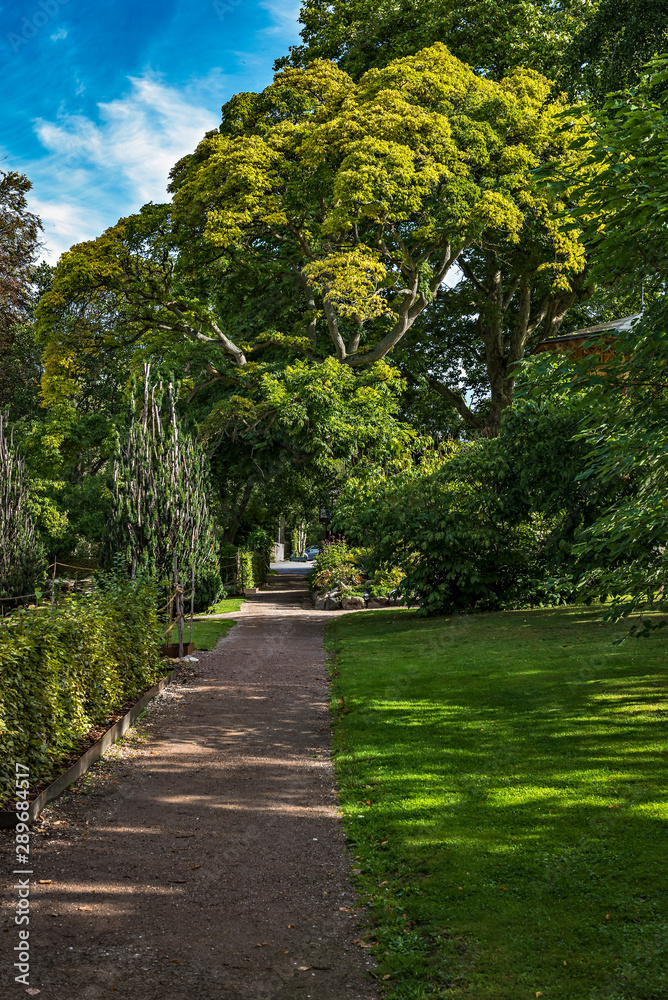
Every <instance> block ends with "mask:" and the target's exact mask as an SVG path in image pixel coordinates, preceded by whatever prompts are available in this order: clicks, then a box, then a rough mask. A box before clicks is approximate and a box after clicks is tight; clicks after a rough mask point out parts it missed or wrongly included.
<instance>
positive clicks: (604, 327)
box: [536, 313, 642, 348]
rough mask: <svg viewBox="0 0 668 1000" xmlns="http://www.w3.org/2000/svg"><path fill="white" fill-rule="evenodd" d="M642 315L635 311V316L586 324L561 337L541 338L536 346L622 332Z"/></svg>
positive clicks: (629, 327)
mask: <svg viewBox="0 0 668 1000" xmlns="http://www.w3.org/2000/svg"><path fill="white" fill-rule="evenodd" d="M641 316H642V313H634V314H633V316H624V317H623V318H622V319H614V320H612V322H610V323H597V324H596V326H585V327H583V328H582V329H581V330H575V331H574V332H573V333H565V334H563V335H562V336H561V337H550V339H549V340H541V342H540V344H536V348H538V347H542V346H543V344H559V343H564V342H567V341H569V340H587V338H588V337H594V336H596V334H597V333H620V331H622V330H630V329H631V327H632V326H633V324H634V323H635V321H636V320H637V319H640V317H641Z"/></svg>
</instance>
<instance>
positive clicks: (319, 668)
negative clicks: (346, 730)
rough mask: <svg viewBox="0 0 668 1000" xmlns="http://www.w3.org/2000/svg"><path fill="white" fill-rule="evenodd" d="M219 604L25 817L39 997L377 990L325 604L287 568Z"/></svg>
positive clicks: (7, 922) (167, 999) (323, 995)
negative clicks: (95, 750)
mask: <svg viewBox="0 0 668 1000" xmlns="http://www.w3.org/2000/svg"><path fill="white" fill-rule="evenodd" d="M234 617H235V618H236V619H237V620H238V622H239V624H238V625H237V626H236V627H235V628H234V629H232V631H231V633H230V634H229V636H227V638H225V639H223V640H221V642H220V643H219V645H218V648H217V649H216V650H215V651H213V652H211V653H204V654H199V656H200V660H199V663H197V664H195V665H194V673H193V676H192V677H191V678H190V680H189V681H188V682H187V683H185V684H184V685H181V686H172V687H170V688H168V689H167V691H168V693H167V694H166V696H164V697H162V698H160V699H159V700H158V701H157V702H156V703H155V708H154V710H153V711H152V712H151V713H150V715H149V717H148V720H147V721H146V722H145V723H143V724H142V726H141V727H140V732H139V735H138V736H136V737H135V738H134V739H132V740H130V741H128V742H126V743H124V744H122V745H119V746H118V747H117V748H115V750H114V751H113V752H112V753H111V754H110V755H109V756H108V758H107V759H106V760H105V761H103V762H100V764H99V765H96V767H95V768H94V769H93V770H92V771H91V772H89V778H88V780H87V781H86V782H85V784H84V785H83V787H82V789H81V791H80V792H78V793H76V794H75V793H73V792H69V793H67V794H66V795H64V796H63V797H61V798H60V799H59V800H58V801H57V802H56V803H55V805H54V806H53V807H52V808H51V809H48V810H47V811H46V813H45V814H44V819H43V821H42V822H41V823H39V824H38V825H37V828H36V832H35V836H34V838H33V848H32V849H33V867H34V872H35V874H34V876H33V878H34V880H35V881H36V883H37V880H42V882H41V884H35V885H34V889H33V895H32V911H31V925H30V929H31V935H30V940H31V946H32V947H31V952H32V961H31V974H30V986H31V989H33V990H34V989H38V990H40V991H41V993H40V997H41V998H42V1000H89V998H90V1000H97V998H102V997H104V998H108V997H111V996H113V995H117V996H122V997H125V998H127V1000H256V998H257V1000H302V998H311V1000H343V998H346V1000H376V998H377V997H378V995H379V994H378V992H377V990H376V986H375V983H374V981H373V980H372V979H371V977H370V976H369V974H368V970H369V968H370V967H371V966H370V959H369V958H368V955H367V953H366V952H365V951H364V950H363V949H362V948H361V947H360V944H356V943H353V942H354V941H355V940H356V939H358V937H359V935H360V934H362V933H363V931H361V930H360V929H359V926H358V921H361V920H363V914H362V913H360V914H356V913H355V910H354V894H353V891H352V887H351V884H350V882H349V877H348V875H349V872H350V867H351V858H350V855H349V853H348V851H347V849H346V846H345V842H344V838H343V833H342V830H341V826H340V824H339V823H338V819H337V815H338V813H337V801H336V788H335V782H334V773H333V767H332V764H331V760H330V756H329V749H330V719H329V713H328V710H327V699H328V685H327V682H326V668H325V666H324V663H325V654H324V651H323V632H324V623H325V621H327V619H328V618H330V617H331V614H329V615H327V614H322V613H318V612H314V611H313V610H312V605H311V601H310V598H309V596H308V593H307V591H306V589H305V584H304V580H303V577H299V576H298V575H296V574H294V573H291V574H286V575H284V576H282V577H280V578H279V579H278V580H276V578H274V583H273V585H272V587H271V588H270V590H269V591H267V592H263V593H259V594H256V595H253V596H252V597H250V598H249V600H248V602H247V603H246V604H245V605H244V607H243V609H242V611H241V612H239V613H237V614H235V615H234ZM1 839H2V848H3V852H7V853H6V857H8V858H10V860H11V856H10V855H9V848H10V846H11V837H10V835H9V834H7V833H5V834H3V836H2V838H1ZM11 867H13V865H11ZM11 867H10V869H9V870H8V869H7V866H6V865H3V868H4V869H5V871H7V877H6V879H5V881H6V882H7V883H8V885H7V886H6V888H5V889H4V890H3V896H4V899H3V906H2V929H3V931H4V933H3V934H2V938H1V939H2V943H3V945H5V946H6V947H5V948H4V949H3V951H4V954H5V955H6V956H7V958H8V959H9V961H8V962H7V963H6V964H5V966H4V968H3V969H2V970H1V971H2V985H0V995H1V996H2V997H3V998H4V997H11V996H17V997H18V996H25V995H26V991H25V987H24V986H20V985H17V984H15V983H14V982H13V973H12V972H11V962H12V961H13V958H11V957H10V955H11V952H12V949H13V947H14V945H15V944H16V943H17V929H16V928H15V927H14V925H13V915H14V912H15V911H14V904H15V899H14V893H13V891H12V890H11V878H12V876H11V875H10V871H11ZM47 880H48V881H47ZM33 995H34V994H33Z"/></svg>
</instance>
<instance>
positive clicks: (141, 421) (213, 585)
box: [107, 368, 222, 609]
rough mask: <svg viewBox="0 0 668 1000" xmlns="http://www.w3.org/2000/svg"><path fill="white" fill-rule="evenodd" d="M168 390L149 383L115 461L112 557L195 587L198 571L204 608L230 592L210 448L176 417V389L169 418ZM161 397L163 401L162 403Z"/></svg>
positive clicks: (170, 393) (199, 604) (199, 599)
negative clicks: (223, 570)
mask: <svg viewBox="0 0 668 1000" xmlns="http://www.w3.org/2000/svg"><path fill="white" fill-rule="evenodd" d="M162 389H163V387H162V385H158V386H154V387H153V388H151V387H150V385H149V371H148V368H147V370H146V373H145V381H144V399H143V406H142V409H141V412H140V413H139V414H137V413H136V412H135V407H134V399H133V400H132V404H131V417H130V427H129V428H128V431H127V435H126V439H125V441H124V442H123V443H122V444H119V449H118V452H117V455H116V458H115V461H114V473H113V479H114V486H113V498H114V509H113V513H112V517H111V521H110V525H109V534H108V540H107V546H108V552H109V557H110V558H112V557H113V555H114V554H117V553H122V554H123V556H124V557H125V560H126V562H127V564H128V566H129V567H130V568H131V571H132V573H133V574H134V573H135V572H138V571H140V572H146V571H148V572H150V573H152V574H156V575H157V577H158V578H159V579H160V580H170V579H171V580H173V579H174V560H176V567H177V572H178V579H179V581H180V582H182V583H183V584H184V585H186V587H187V589H188V590H190V583H191V580H192V575H193V572H194V579H195V596H196V605H197V607H198V608H202V609H205V608H207V607H208V606H209V605H210V604H213V603H214V602H215V601H216V600H217V599H218V597H219V596H220V593H221V591H222V582H221V578H220V572H219V566H218V555H217V540H216V532H215V528H214V524H213V520H212V516H211V513H210V509H209V504H208V501H207V487H208V482H207V465H206V458H205V455H204V452H203V451H202V449H201V448H200V447H199V446H198V445H197V444H196V442H195V441H194V440H193V439H192V438H191V437H190V436H189V435H188V434H187V433H185V432H184V430H183V428H182V427H181V426H180V425H179V423H178V421H177V418H176V410H175V408H174V396H173V389H172V386H171V385H169V386H168V388H167V402H168V409H167V412H166V413H165V412H162V413H161V407H160V402H161V400H160V395H161V394H162ZM156 397H157V398H156Z"/></svg>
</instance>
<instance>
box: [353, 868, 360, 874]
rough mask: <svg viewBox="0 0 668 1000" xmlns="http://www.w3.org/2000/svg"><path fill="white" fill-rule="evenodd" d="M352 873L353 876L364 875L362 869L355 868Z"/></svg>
mask: <svg viewBox="0 0 668 1000" xmlns="http://www.w3.org/2000/svg"><path fill="white" fill-rule="evenodd" d="M351 872H352V874H353V875H361V874H362V869H361V868H353V869H351Z"/></svg>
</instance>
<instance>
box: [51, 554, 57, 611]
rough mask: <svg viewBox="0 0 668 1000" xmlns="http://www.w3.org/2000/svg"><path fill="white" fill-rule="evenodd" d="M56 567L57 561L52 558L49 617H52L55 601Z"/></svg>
mask: <svg viewBox="0 0 668 1000" xmlns="http://www.w3.org/2000/svg"><path fill="white" fill-rule="evenodd" d="M57 565H58V560H57V559H56V557H55V556H54V557H53V573H52V574H51V615H53V606H54V603H55V600H56V566H57Z"/></svg>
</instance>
